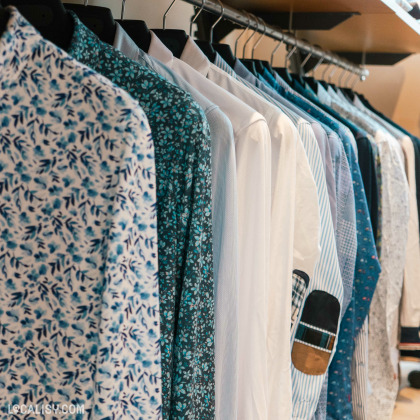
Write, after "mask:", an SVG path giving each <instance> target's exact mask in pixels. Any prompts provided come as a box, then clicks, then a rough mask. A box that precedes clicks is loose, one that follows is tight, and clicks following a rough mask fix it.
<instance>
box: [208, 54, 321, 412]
mask: <svg viewBox="0 0 420 420" xmlns="http://www.w3.org/2000/svg"><path fill="white" fill-rule="evenodd" d="M216 63H217V64H219V65H220V67H222V68H223V67H224V68H227V65H223V63H221V59H220V57H218V58H216ZM210 66H212V65H211V64H210ZM209 77H210V76H209ZM211 77H212V78H214V80H215V81H217V83H218V84H219V85H221V86H223V87H225V89H227V90H229V91H230V92H232V93H234V94H235V95H236V96H237V97H238V98H240V99H242V100H244V101H246V102H247V103H248V104H250V105H251V106H252V107H254V108H256V109H257V110H258V111H259V112H261V113H262V114H263V115H264V116H265V117H266V119H267V122H268V124H269V127H270V134H271V139H272V211H271V216H272V224H271V226H272V227H271V281H272V287H271V289H270V290H271V292H270V302H269V341H268V343H269V347H268V352H269V355H270V359H269V361H268V363H269V365H268V369H269V387H270V388H269V389H270V403H269V418H273V417H275V416H278V415H279V414H280V415H281V417H284V418H288V417H290V412H291V411H292V407H291V404H290V402H291V398H290V397H289V396H288V395H287V394H286V392H287V387H286V385H287V384H288V383H290V371H289V369H290V368H289V366H290V352H291V349H290V347H288V346H286V345H285V343H284V339H283V337H284V335H285V334H286V332H284V333H282V331H286V330H288V329H289V328H290V326H289V324H288V323H287V322H285V321H287V320H286V319H284V318H283V317H285V315H284V314H285V310H286V309H288V308H290V307H291V303H290V297H292V298H293V299H294V298H295V296H296V295H297V293H300V294H302V291H301V289H300V288H299V289H298V288H294V289H293V290H292V294H291V295H289V296H287V295H286V296H285V294H286V291H287V286H284V284H286V285H287V284H289V290H290V284H291V283H290V276H291V272H292V269H293V279H294V280H295V284H299V287H301V285H303V284H305V283H308V282H309V283H312V282H313V281H314V280H313V272H314V268H315V263H316V261H317V260H318V256H319V245H318V243H319V238H318V237H316V236H313V233H312V232H313V230H314V227H316V221H319V212H318V209H317V208H316V205H317V204H318V196H317V190H316V186H315V182H314V181H313V177H312V173H311V168H310V166H309V162H308V161H307V158H306V155H305V151H304V148H303V146H302V143H301V139H300V137H299V135H298V131H297V130H296V128H295V127H294V126H293V124H292V122H291V120H290V118H289V117H288V116H286V114H285V113H284V112H282V111H281V110H280V108H279V107H278V106H276V105H275V104H273V103H270V102H269V101H268V100H267V99H270V98H269V97H267V98H262V97H261V95H260V94H259V92H257V91H254V90H253V89H252V86H248V87H247V86H245V85H244V84H243V83H241V81H240V80H235V78H232V77H230V76H229V74H227V73H226V72H224V71H223V70H221V69H220V70H219V68H214V69H213V72H212V75H211ZM286 117H287V119H286ZM305 123H306V125H305V126H304V125H303V120H302V119H301V120H300V124H301V128H302V131H303V133H302V134H303V135H305V136H306V135H307V136H310V135H312V136H313V132H312V133H311V128H310V125H309V124H308V123H307V122H305ZM305 130H306V132H305ZM293 139H295V141H294V143H293V142H292V140H293ZM294 156H296V157H295V159H296V162H297V163H295V162H294V161H293V157H294ZM302 165H303V166H302ZM294 171H296V172H295V173H296V192H294V191H293V183H292V182H293V180H292V174H293V173H294ZM305 173H307V174H308V175H307V180H306V182H305V181H303V182H302V179H301V177H303V179H304V178H305ZM308 180H311V182H310V183H308ZM290 193H294V194H295V196H296V200H297V202H298V203H299V204H297V205H296V207H295V208H294V209H293V206H292V205H293V201H292V200H293V196H292V197H290ZM285 203H288V204H289V206H290V209H289V210H288V211H286V210H287V209H286V206H285ZM308 203H313V204H311V205H308ZM312 205H314V206H315V210H316V213H314V209H311V212H310V213H308V212H307V211H306V210H307V209H308V207H311V206H312ZM303 208H305V216H304V218H303V217H302V214H301V213H300V211H301V210H302V209H303ZM294 212H295V215H294V217H295V221H296V223H295V230H294V236H293V224H291V222H290V221H291V220H293V219H291V217H293V213H294ZM303 219H304V220H303ZM318 223H319V222H318ZM288 224H291V226H290V227H289V229H290V230H289V232H290V233H289V238H290V241H292V240H293V241H294V245H295V246H296V251H297V250H301V252H298V251H297V252H295V255H294V258H293V261H292V260H291V259H289V270H288V272H287V271H282V270H280V269H279V268H280V267H281V266H282V265H284V263H283V262H282V261H283V260H280V258H285V257H286V256H287V252H286V251H287V249H286V248H285V246H284V240H285V239H286V238H287V230H286V229H285V226H287V225H288ZM310 232H311V233H310ZM314 239H315V240H316V241H314ZM300 241H302V242H305V243H304V247H305V248H301V244H300V243H299V242H300ZM289 249H292V248H291V247H290V245H289ZM284 261H287V260H286V259H285V260H284ZM292 263H293V264H292ZM279 266H280V267H279ZM283 268H284V267H283ZM280 279H284V280H283V282H284V283H282V282H280V281H279V280H280ZM282 284H283V286H282ZM305 286H306V284H305ZM283 302H284V303H283ZM284 308H286V309H284ZM286 313H287V312H286ZM280 319H281V320H282V322H279V320H280ZM285 351H287V353H286V354H285ZM280 354H282V355H283V356H282V357H281V358H280V357H279V355H280ZM286 361H287V363H288V364H287V365H286ZM282 364H283V365H282ZM286 366H287V367H288V368H287V370H286ZM286 375H287V376H286ZM285 378H286V379H285ZM286 380H287V382H286ZM285 391H286V392H285ZM292 393H293V391H292ZM279 395H282V398H279ZM287 403H289V404H290V411H287V410H286V407H287V406H286V404H287Z"/></svg>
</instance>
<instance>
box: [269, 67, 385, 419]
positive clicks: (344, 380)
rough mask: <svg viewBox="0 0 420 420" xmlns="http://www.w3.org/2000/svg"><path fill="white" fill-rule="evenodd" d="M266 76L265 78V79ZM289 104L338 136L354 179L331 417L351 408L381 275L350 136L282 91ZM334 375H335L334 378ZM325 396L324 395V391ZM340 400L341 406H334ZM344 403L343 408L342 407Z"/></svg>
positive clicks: (332, 372) (330, 392)
mask: <svg viewBox="0 0 420 420" xmlns="http://www.w3.org/2000/svg"><path fill="white" fill-rule="evenodd" d="M268 76H269V75H268V72H267V78H268ZM271 83H272V85H273V87H276V86H278V85H277V84H276V83H275V80H271ZM284 93H285V94H287V97H289V98H290V99H291V100H293V101H295V103H296V104H298V105H299V104H300V105H301V106H302V107H304V109H305V110H306V111H307V112H309V113H310V114H311V115H313V116H314V117H316V118H318V119H320V120H322V121H323V122H324V123H325V124H326V125H328V126H329V127H330V128H331V129H333V130H334V131H336V132H338V133H341V135H340V137H341V139H342V141H343V146H344V149H345V152H346V156H347V160H348V163H349V166H350V169H351V175H352V179H353V190H354V194H355V203H356V227H357V254H356V262H355V269H354V273H355V278H354V295H353V296H352V299H351V301H350V305H349V307H348V309H347V311H346V313H345V314H344V317H343V320H342V324H343V325H342V329H341V334H340V336H339V342H338V345H337V353H336V356H335V358H334V359H333V362H332V365H331V369H330V375H329V380H328V413H331V415H332V416H338V418H341V417H340V416H341V415H342V414H333V413H334V410H336V409H338V410H339V411H340V410H347V411H350V412H351V410H352V407H351V382H350V375H351V361H352V355H353V349H354V347H353V343H354V337H355V336H356V335H357V334H358V330H359V329H360V328H361V327H362V325H363V322H364V319H365V317H366V315H367V313H368V311H369V306H370V302H371V299H372V295H373V293H374V291H375V287H376V283H377V281H378V276H379V272H380V265H379V263H378V260H377V254H376V248H375V244H374V241H373V234H372V227H371V223H370V218H369V212H368V209H367V202H366V196H365V193H364V189H363V182H362V178H361V174H360V168H359V167H358V164H357V157H356V154H355V151H354V147H353V142H352V141H351V140H350V139H349V135H350V134H349V132H348V130H345V127H344V128H340V125H339V124H337V123H336V122H335V121H334V120H333V119H332V118H330V117H328V115H326V114H325V113H324V112H323V111H322V110H320V109H319V108H317V107H316V106H315V105H313V104H311V103H310V102H309V101H308V100H305V99H304V98H302V97H299V96H296V95H294V94H293V93H292V92H291V91H286V90H285V91H284ZM354 305H356V307H357V310H358V314H357V315H356V314H355V313H354V310H353V306H354ZM336 363H337V364H340V369H337V368H335V367H334V366H335V364H336ZM335 373H337V374H338V376H337V375H335ZM324 393H325V391H324ZM337 400H339V401H340V404H337V405H336V404H335V401H337ZM343 401H346V404H345V405H343V403H342V402H343Z"/></svg>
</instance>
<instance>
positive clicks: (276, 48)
mask: <svg viewBox="0 0 420 420" xmlns="http://www.w3.org/2000/svg"><path fill="white" fill-rule="evenodd" d="M283 40H284V35H282V38H281V40H280V41H279V42H278V44H277V45H276V47H275V48H274V50H273V52H272V53H271V57H270V65H271V66H273V61H274V54H275V53H276V52H277V50H278V49H279V48H280V46H281V45H282V44H283Z"/></svg>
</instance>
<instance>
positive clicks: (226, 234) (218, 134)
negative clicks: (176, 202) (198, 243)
mask: <svg viewBox="0 0 420 420" xmlns="http://www.w3.org/2000/svg"><path fill="white" fill-rule="evenodd" d="M114 46H115V47H116V48H117V49H118V50H120V51H121V52H122V53H123V54H124V55H126V56H127V57H129V58H131V59H133V60H136V61H137V62H139V63H140V64H142V65H144V66H146V67H148V68H150V69H152V70H154V71H156V72H157V73H158V74H160V75H161V76H163V77H165V78H166V79H167V80H169V81H171V82H173V83H175V84H176V85H178V86H180V87H181V88H182V89H184V90H186V91H187V92H189V93H190V94H191V96H192V97H193V98H194V100H195V101H197V103H198V104H199V105H200V107H201V108H202V109H203V111H204V112H205V115H206V119H207V121H208V123H209V126H210V135H211V156H212V161H211V162H212V226H213V266H214V288H215V289H214V291H215V313H216V317H215V392H216V394H215V407H216V417H218V418H231V419H234V418H236V414H235V413H236V403H235V400H236V386H237V357H236V355H237V351H238V311H239V308H238V305H239V302H238V295H239V278H238V202H237V195H238V191H237V180H236V157H235V139H234V132H233V127H232V124H231V122H230V120H229V119H228V118H227V116H226V115H225V114H224V113H223V112H222V111H221V110H220V108H219V106H217V105H215V104H214V103H212V102H210V101H209V100H208V99H207V98H206V97H205V96H203V95H202V94H200V93H199V92H198V90H196V89H195V88H194V87H193V86H192V85H191V84H189V83H188V82H186V81H185V79H183V78H182V77H180V76H178V75H177V74H176V73H175V72H174V71H172V70H171V69H172V68H174V70H176V67H177V66H176V65H174V60H175V59H174V57H173V55H172V53H171V51H170V50H168V49H167V48H166V47H165V45H164V44H163V43H162V42H161V41H160V40H159V38H158V37H157V36H156V35H155V34H154V33H153V32H151V43H150V49H149V53H150V54H151V55H150V56H149V55H147V54H146V53H145V52H143V51H142V50H140V49H139V48H138V47H137V45H136V44H135V43H134V41H133V40H132V39H131V38H130V37H129V36H128V34H127V33H126V32H125V31H124V29H123V28H122V27H121V25H119V24H118V23H117V29H116V33H115V40H114ZM153 56H156V57H158V58H160V59H161V61H159V60H158V59H156V58H153ZM178 61H179V60H178ZM181 63H182V62H181ZM182 64H184V63H182ZM191 71H193V69H191ZM200 76H201V75H200ZM205 81H206V80H205ZM199 86H200V84H198V87H199Z"/></svg>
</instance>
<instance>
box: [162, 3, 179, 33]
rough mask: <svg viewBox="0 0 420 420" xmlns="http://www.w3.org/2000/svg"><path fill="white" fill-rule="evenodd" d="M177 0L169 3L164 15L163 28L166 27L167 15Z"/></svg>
mask: <svg viewBox="0 0 420 420" xmlns="http://www.w3.org/2000/svg"><path fill="white" fill-rule="evenodd" d="M175 2H176V0H172V3H171V4H170V5H169V7H168V8H167V9H166V12H165V14H164V15H163V25H162V26H163V29H166V17H167V16H168V13H169V10H171V9H172V6H173V5H174V3H175Z"/></svg>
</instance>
